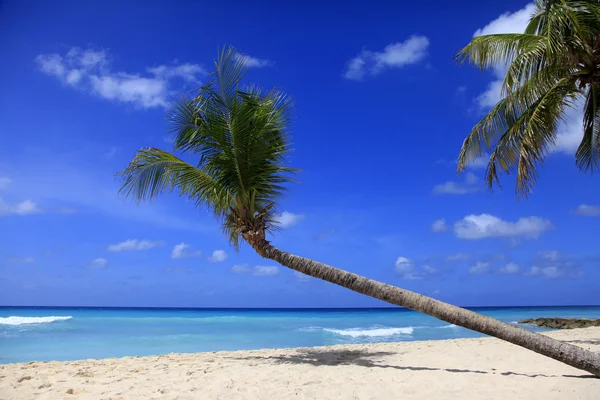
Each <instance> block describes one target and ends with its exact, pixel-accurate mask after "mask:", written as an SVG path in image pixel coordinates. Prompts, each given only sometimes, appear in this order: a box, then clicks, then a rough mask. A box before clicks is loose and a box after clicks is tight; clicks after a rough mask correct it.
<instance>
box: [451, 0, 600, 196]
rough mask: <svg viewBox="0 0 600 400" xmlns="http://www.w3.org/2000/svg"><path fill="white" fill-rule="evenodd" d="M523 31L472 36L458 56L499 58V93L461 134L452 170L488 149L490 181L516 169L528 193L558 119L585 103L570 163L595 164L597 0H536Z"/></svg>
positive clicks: (599, 58)
mask: <svg viewBox="0 0 600 400" xmlns="http://www.w3.org/2000/svg"><path fill="white" fill-rule="evenodd" d="M536 5H537V7H536V10H535V12H534V13H533V15H532V16H531V19H530V21H529V24H528V25H527V28H526V29H525V32H524V33H507V34H494V35H485V36H478V37H476V38H474V39H473V40H472V41H471V43H469V44H468V45H467V46H466V47H465V48H463V49H462V50H461V51H460V52H459V53H458V54H457V57H458V59H459V60H461V61H467V60H468V61H469V62H470V63H472V64H474V65H476V66H477V67H479V68H481V69H489V68H494V67H498V66H501V65H503V64H504V65H505V66H506V68H507V72H506V76H505V78H504V81H503V83H502V95H503V96H504V97H503V99H502V100H500V101H499V102H498V103H497V104H496V105H495V106H494V107H493V108H492V109H491V111H490V112H489V113H488V114H487V115H486V116H485V117H484V118H483V119H482V120H481V121H479V123H477V125H475V126H474V127H473V129H472V131H471V133H470V134H469V135H468V136H467V138H466V139H465V140H464V142H463V145H462V149H461V151H460V154H459V157H458V171H459V172H461V171H464V169H465V168H466V167H467V165H468V164H469V163H470V162H472V161H473V160H475V159H477V158H479V157H484V156H487V155H488V154H489V163H488V166H487V171H486V180H487V183H488V186H489V187H490V188H492V186H493V184H494V182H496V183H499V174H501V173H503V172H504V173H507V174H509V173H511V172H516V174H517V186H516V190H517V194H518V195H524V196H527V195H528V194H529V193H530V192H531V190H532V188H533V185H534V184H535V180H536V175H537V171H536V169H537V166H538V165H539V164H540V163H542V162H543V160H544V158H545V157H546V155H547V154H548V150H549V149H550V148H551V147H552V145H553V144H554V143H555V141H556V137H557V131H558V128H559V127H560V121H561V119H563V118H564V116H565V112H566V111H567V110H568V109H570V108H576V109H581V107H582V104H583V109H582V111H583V129H582V133H583V138H582V140H581V144H580V145H579V148H578V150H577V154H576V164H577V166H578V167H579V168H580V169H581V170H584V171H596V170H598V168H599V167H600V1H598V0H537V2H536Z"/></svg>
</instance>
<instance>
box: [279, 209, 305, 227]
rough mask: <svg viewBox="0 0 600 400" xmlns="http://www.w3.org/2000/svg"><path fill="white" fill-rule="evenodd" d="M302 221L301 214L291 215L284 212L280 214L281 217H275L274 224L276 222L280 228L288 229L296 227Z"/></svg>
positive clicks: (302, 216)
mask: <svg viewBox="0 0 600 400" xmlns="http://www.w3.org/2000/svg"><path fill="white" fill-rule="evenodd" d="M303 219H304V215H302V214H293V213H291V212H288V211H284V212H282V213H281V215H277V216H276V217H275V222H277V223H278V224H279V226H281V227H282V228H289V227H290V226H293V225H296V224H297V223H298V222H300V221H302V220H303Z"/></svg>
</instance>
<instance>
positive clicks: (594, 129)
mask: <svg viewBox="0 0 600 400" xmlns="http://www.w3.org/2000/svg"><path fill="white" fill-rule="evenodd" d="M576 162H577V166H579V168H581V169H582V170H590V171H596V170H597V169H598V168H599V167H600V85H599V84H596V85H590V89H589V90H588V93H587V95H586V101H585V106H584V112H583V139H582V141H581V144H580V145H579V148H578V149H577V154H576Z"/></svg>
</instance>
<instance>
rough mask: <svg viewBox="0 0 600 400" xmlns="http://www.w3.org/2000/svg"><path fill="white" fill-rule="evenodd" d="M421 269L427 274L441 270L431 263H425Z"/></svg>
mask: <svg viewBox="0 0 600 400" xmlns="http://www.w3.org/2000/svg"><path fill="white" fill-rule="evenodd" d="M421 269H422V270H423V271H424V272H425V273H427V274H437V273H438V272H439V270H438V269H437V268H433V267H432V266H430V265H423V266H421Z"/></svg>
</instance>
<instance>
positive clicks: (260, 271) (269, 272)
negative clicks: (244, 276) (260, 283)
mask: <svg viewBox="0 0 600 400" xmlns="http://www.w3.org/2000/svg"><path fill="white" fill-rule="evenodd" d="M278 273H279V268H278V267H271V266H266V265H257V266H256V267H254V271H252V275H255V276H275V275H277V274H278Z"/></svg>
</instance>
